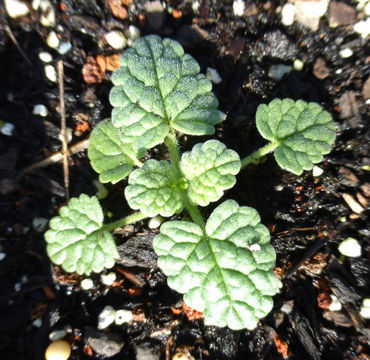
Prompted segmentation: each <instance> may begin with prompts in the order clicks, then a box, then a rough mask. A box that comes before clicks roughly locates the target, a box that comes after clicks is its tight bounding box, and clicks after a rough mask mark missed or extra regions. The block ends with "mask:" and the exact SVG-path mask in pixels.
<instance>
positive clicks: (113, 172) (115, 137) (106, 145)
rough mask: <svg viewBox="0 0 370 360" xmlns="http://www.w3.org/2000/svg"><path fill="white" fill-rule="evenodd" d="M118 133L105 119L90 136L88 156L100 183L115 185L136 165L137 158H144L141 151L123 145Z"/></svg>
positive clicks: (127, 144)
mask: <svg viewBox="0 0 370 360" xmlns="http://www.w3.org/2000/svg"><path fill="white" fill-rule="evenodd" d="M119 132H120V130H119V129H117V128H116V127H114V126H113V124H112V123H111V122H110V121H109V120H107V119H106V120H103V121H101V122H100V123H99V124H98V125H97V126H96V127H95V129H94V130H93V131H92V133H91V135H90V146H89V151H88V156H89V159H90V162H91V166H92V168H93V169H94V170H95V171H96V172H97V173H99V180H100V182H102V183H106V182H109V181H110V182H111V183H113V184H115V183H117V182H118V181H120V180H122V179H124V178H125V177H126V176H127V175H128V174H129V173H130V172H131V171H132V168H133V166H134V164H137V163H138V158H140V157H142V156H144V152H143V151H139V152H138V151H134V149H133V148H132V145H131V144H129V143H124V142H123V141H122V136H121V135H120V133H119Z"/></svg>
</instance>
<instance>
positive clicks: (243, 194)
mask: <svg viewBox="0 0 370 360" xmlns="http://www.w3.org/2000/svg"><path fill="white" fill-rule="evenodd" d="M25 2H26V3H28V4H29V3H30V1H25ZM110 3H111V1H109V2H108V1H99V0H89V1H82V0H63V1H52V4H53V7H54V9H55V12H56V24H55V26H54V27H53V29H54V30H55V31H56V32H57V33H58V34H60V36H61V39H62V41H64V42H70V43H71V44H72V49H71V50H70V51H69V52H68V53H67V54H64V55H60V54H59V53H58V52H57V51H55V50H54V49H51V48H49V47H48V46H47V44H46V37H47V35H48V34H49V32H50V31H51V29H50V28H46V27H43V26H41V25H40V22H39V17H40V12H35V11H34V12H32V13H31V14H29V15H28V16H25V17H21V18H17V19H11V18H9V17H8V16H7V13H6V11H5V8H4V6H3V4H1V5H0V79H1V80H0V120H3V121H5V122H9V123H11V124H13V125H14V127H15V130H14V133H13V135H12V136H6V135H3V134H0V169H1V173H0V193H1V198H0V210H1V217H0V229H1V235H0V252H1V253H2V254H5V258H4V259H2V260H1V261H0V309H1V310H0V354H1V355H0V357H1V359H6V360H20V359H43V358H44V352H45V349H46V347H47V346H48V344H49V343H50V340H49V334H50V333H51V332H52V331H53V330H58V329H63V327H64V326H68V334H67V336H66V338H65V339H66V340H67V341H68V342H70V344H71V345H72V355H71V357H70V358H71V359H102V358H105V357H104V356H103V355H99V354H97V353H96V352H95V351H94V350H93V349H92V348H91V344H92V342H91V341H92V340H91V339H92V338H93V337H94V336H96V337H98V338H99V337H101V340H102V341H103V342H104V341H105V342H108V341H113V342H114V341H116V343H119V342H122V341H123V342H124V346H123V348H122V350H121V351H120V352H119V353H118V354H117V355H115V356H114V357H112V359H136V358H137V359H171V358H172V356H173V355H174V354H175V353H176V352H177V351H179V350H182V351H184V352H185V353H186V354H192V356H193V357H194V358H195V359H281V358H284V357H285V358H286V359H288V358H289V359H302V358H303V359H325V360H326V359H336V360H337V359H369V358H370V346H369V341H370V340H369V339H370V336H369V332H370V330H369V328H368V327H369V322H368V321H366V320H365V319H363V318H362V317H361V316H360V314H359V311H360V307H361V304H362V299H364V298H365V297H369V294H370V291H369V290H370V284H369V278H370V277H369V275H370V274H369V258H370V251H369V250H370V247H369V236H370V230H369V228H368V222H369V210H368V207H367V202H368V200H369V193H370V190H369V186H370V185H369V180H368V178H367V174H368V166H369V165H370V157H369V129H368V113H369V102H368V103H367V104H366V98H367V97H368V96H369V95H368V94H369V90H368V89H367V90H366V85H365V82H366V80H368V78H369V73H370V61H369V59H370V53H369V47H368V42H366V41H365V40H362V39H361V37H360V35H359V34H357V33H355V32H354V30H353V26H352V25H353V24H349V25H346V26H340V27H337V28H330V27H329V24H328V17H327V16H324V17H322V19H321V21H320V26H319V29H318V30H317V31H311V30H309V29H308V28H305V27H304V26H302V25H300V24H299V23H297V22H295V23H294V24H293V25H292V26H289V27H286V26H283V25H282V24H281V17H280V15H279V13H278V10H279V7H280V6H281V5H283V4H284V3H285V2H284V1H264V2H256V3H253V2H252V1H249V2H247V13H248V15H247V16H244V17H239V18H238V17H235V16H234V15H233V11H232V3H233V2H232V1H211V0H204V1H200V7H199V9H198V10H197V11H196V12H195V13H194V11H193V10H192V7H191V1H167V4H168V7H171V8H172V9H176V10H181V11H182V13H181V14H180V16H179V13H178V12H175V13H173V14H172V15H171V14H170V13H169V12H168V11H167V10H164V11H163V14H161V13H158V12H157V13H156V14H148V13H146V12H145V10H144V1H141V0H140V1H135V2H134V4H133V5H131V6H130V7H129V10H128V14H127V17H126V18H125V19H118V18H117V17H115V16H113V15H112V11H111V8H110V6H109V4H110ZM118 3H120V1H118ZM123 3H125V1H123ZM347 3H348V5H349V6H351V7H352V8H353V9H354V8H355V7H356V3H355V2H354V1H348V2H347ZM126 9H127V7H126ZM252 10H253V11H252ZM130 24H135V25H136V26H138V27H139V28H140V30H141V33H142V35H146V34H150V33H156V34H159V35H161V36H163V37H164V36H166V37H171V38H174V39H177V40H178V41H180V42H181V43H182V44H183V46H184V47H185V50H186V51H187V52H189V53H190V54H191V55H193V56H194V57H195V59H196V60H197V61H198V62H199V63H200V65H201V68H202V71H203V72H205V70H206V68H207V67H213V68H216V69H217V71H218V72H219V74H220V76H221V77H222V79H223V81H222V82H221V83H220V84H219V85H214V92H215V94H216V96H217V98H218V99H219V102H220V106H219V108H220V110H222V111H223V112H225V113H226V114H227V120H226V121H225V122H224V123H223V124H222V125H220V126H219V127H218V129H217V133H216V135H215V137H216V138H220V139H222V140H223V141H224V142H225V143H226V144H227V145H228V147H230V148H232V149H235V150H236V151H238V152H239V154H240V156H241V157H244V156H246V155H248V154H249V153H251V152H252V151H253V150H255V149H257V148H258V147H260V146H261V145H263V144H264V140H263V139H261V137H260V136H259V135H258V134H257V130H256V127H255V120H254V116H255V112H256V108H257V106H258V105H259V104H260V103H267V102H269V101H270V100H272V99H273V98H275V97H280V98H284V97H291V98H293V99H303V100H305V101H316V102H319V103H320V104H321V105H322V106H323V107H324V108H325V109H326V110H327V111H329V112H330V113H331V114H332V115H333V118H334V120H335V121H336V124H337V139H336V143H335V145H334V147H333V150H332V152H331V153H330V154H329V155H327V156H326V157H325V161H324V162H323V163H321V164H318V166H319V167H320V168H322V169H323V171H324V172H323V174H322V175H321V176H319V177H313V176H312V172H305V173H304V174H303V175H302V176H295V175H292V174H290V173H287V172H286V171H283V170H281V169H279V167H278V166H277V165H276V163H275V162H274V159H273V157H272V156H269V157H267V159H266V161H265V162H264V163H262V164H259V165H258V166H254V165H253V166H249V167H248V168H247V169H245V170H243V171H242V172H241V173H240V174H239V175H238V179H237V180H238V181H237V185H236V186H235V187H234V188H233V189H232V190H231V191H229V192H228V193H227V194H226V197H227V198H232V199H235V200H237V201H238V202H239V204H240V205H249V206H253V207H255V208H256V209H257V210H258V212H259V213H260V214H261V217H262V222H263V223H264V224H266V225H267V226H268V227H269V229H270V230H271V236H272V245H273V246H274V248H275V249H276V252H277V263H276V273H277V274H278V275H279V276H280V277H281V280H282V283H283V287H282V289H281V291H280V293H279V294H277V295H276V296H275V297H274V308H273V310H272V311H271V313H270V314H269V315H268V316H267V317H266V318H264V319H262V320H261V321H260V323H259V325H258V327H257V328H256V329H255V330H253V331H231V330H229V329H227V328H216V327H205V326H204V324H203V320H202V319H194V320H192V317H191V315H192V314H191V313H190V312H188V313H187V314H188V316H189V317H190V319H189V318H188V316H187V315H186V313H185V312H181V311H180V310H178V309H181V307H182V305H183V304H182V303H181V295H179V294H177V293H176V292H174V291H172V290H171V289H169V288H168V287H167V285H166V278H165V276H164V274H163V273H162V272H161V271H160V270H159V268H158V267H157V266H156V261H155V260H156V256H155V254H154V252H153V250H152V247H151V241H152V239H153V237H154V236H155V234H156V231H152V232H148V230H146V222H145V221H143V222H141V223H138V224H135V225H134V226H127V227H126V228H124V229H117V231H116V232H115V240H116V242H117V245H118V246H119V249H120V253H121V259H120V261H119V263H117V265H116V266H115V267H114V268H113V269H111V270H110V271H113V272H115V273H116V274H117V280H116V281H115V282H114V283H113V285H112V286H106V285H103V284H102V283H101V280H100V274H94V275H92V276H91V277H90V278H91V279H92V280H93V281H94V288H92V289H91V290H82V289H81V287H80V282H81V280H83V277H80V276H77V275H76V274H66V273H63V271H62V270H61V269H59V268H58V267H54V266H53V265H51V264H50V262H49V260H48V257H47V255H46V252H45V242H44V239H43V232H42V231H41V232H40V231H37V230H36V229H35V228H34V226H33V221H34V218H35V217H42V218H46V219H50V218H51V217H53V216H55V215H56V214H57V211H58V209H59V208H60V207H61V206H62V205H64V204H65V203H66V191H65V188H64V184H63V169H62V165H61V163H55V164H53V165H50V166H48V167H42V168H39V169H37V170H34V171H32V172H29V173H27V174H25V175H24V176H20V174H21V171H22V169H24V168H26V167H27V166H29V165H31V164H33V163H36V162H37V161H40V160H42V159H44V158H46V157H48V156H49V155H50V154H52V153H53V152H56V151H58V150H60V149H61V143H60V140H59V139H58V135H59V131H60V115H59V112H58V111H59V92H58V85H57V84H56V83H53V82H51V81H49V80H48V79H47V78H46V77H45V73H44V66H45V64H44V63H42V62H41V61H40V59H39V57H38V54H39V52H40V51H48V52H49V53H51V54H52V56H53V61H52V64H53V65H56V63H57V61H58V60H60V59H62V60H63V63H64V72H65V76H64V86H65V107H66V113H67V126H68V127H69V128H71V129H72V133H73V137H72V142H71V144H75V143H77V142H79V141H81V140H84V139H87V138H88V136H89V132H90V131H91V129H92V128H94V126H95V125H96V124H97V123H98V122H99V121H100V120H102V119H104V118H105V117H108V116H109V115H110V111H111V106H110V104H109V102H108V94H109V90H110V88H111V83H110V80H109V78H110V75H111V72H110V71H107V72H106V74H105V79H104V80H102V82H101V83H96V82H94V81H93V82H88V83H87V82H86V80H87V81H89V79H87V77H85V78H84V77H83V75H82V67H83V65H84V64H86V63H87V62H88V60H87V56H93V57H96V56H97V55H111V54H118V53H120V52H119V51H114V50H112V48H111V47H109V46H108V45H107V44H106V43H105V42H104V37H103V35H104V33H106V32H107V31H108V30H111V29H122V30H124V31H126V30H127V28H128V26H129V25H130ZM346 47H350V48H351V49H352V50H353V55H352V56H350V57H349V58H342V57H341V56H340V55H339V52H340V50H342V49H344V48H346ZM297 58H298V59H301V60H302V61H303V62H304V68H303V70H302V71H291V72H290V73H289V74H286V75H284V77H283V78H282V79H281V80H278V81H275V80H273V79H271V78H270V77H269V75H268V73H269V69H270V66H271V65H273V64H288V65H290V64H292V62H293V61H294V60H295V59H297ZM318 58H322V59H323V60H324V65H323V67H324V68H323V69H321V70H322V72H321V74H325V73H327V76H326V77H325V78H322V76H320V74H319V73H318V72H316V71H315V70H314V67H315V63H316V62H317V59H318ZM95 75H96V74H95ZM95 75H94V76H95ZM97 76H98V77H99V76H103V77H104V74H103V75H102V74H101V73H99V74H97ZM317 76H318V77H317ZM90 80H91V78H90ZM367 83H369V81H367ZM367 86H369V84H367ZM366 91H367V92H366ZM366 94H367V95H366ZM36 104H44V105H46V107H47V108H48V110H49V114H48V116H47V117H45V118H43V117H40V116H38V115H33V113H32V110H33V107H34V105H36ZM83 121H85V122H86V123H84V124H85V125H86V124H88V130H86V131H85V130H83V131H81V130H80V128H79V127H78V125H81V124H83ZM76 127H77V128H76ZM202 140H204V139H201V138H190V139H184V141H183V143H182V148H183V150H187V149H189V148H191V146H192V145H193V144H194V143H196V142H199V141H202ZM71 144H70V145H71ZM164 151H165V149H164V148H161V147H159V148H158V149H157V150H154V151H152V153H151V154H148V156H157V157H158V156H165V153H164ZM70 160H71V161H70V166H69V171H70V185H69V190H70V193H71V196H78V195H79V194H80V193H82V192H83V193H87V194H89V195H93V194H95V192H96V189H95V187H94V185H93V180H94V179H96V178H97V174H96V173H94V171H93V170H92V169H91V167H90V165H89V161H88V159H87V156H86V151H85V152H83V151H82V152H79V153H77V154H75V155H73V156H71V158H70ZM125 185H126V182H125V181H122V182H121V183H119V184H118V186H117V185H116V186H115V187H113V186H107V187H108V188H109V190H110V193H109V196H108V198H107V199H105V200H104V201H103V205H104V207H105V209H106V211H107V215H108V212H109V213H110V214H113V216H112V218H111V220H115V219H118V218H120V217H121V216H123V215H125V214H127V213H128V212H129V208H128V206H127V204H126V202H125V199H124V196H123V192H122V189H123V188H124V186H125ZM343 194H347V195H350V196H352V197H353V199H354V200H355V201H356V202H357V203H360V204H361V206H362V207H363V211H357V213H355V212H353V210H352V209H351V207H350V206H349V203H348V197H347V195H344V196H343ZM345 199H347V200H345ZM216 205H217V204H215V205H213V207H214V206H216ZM211 210H212V209H211V208H207V210H206V211H205V212H210V211H211ZM349 236H351V237H354V238H356V239H358V240H359V242H360V243H361V246H362V256H361V257H359V258H344V257H342V256H341V255H340V253H339V252H338V244H339V243H340V242H341V241H342V240H344V239H345V238H347V237H349ZM330 295H335V296H336V297H337V298H338V299H339V301H340V302H341V303H342V310H340V311H330V310H328V306H329V305H330V302H331V298H330ZM106 305H111V306H113V307H114V308H116V309H120V308H124V309H129V310H132V311H133V314H134V320H135V321H132V322H130V323H129V324H125V325H122V326H116V325H111V326H110V327H109V328H108V329H106V330H105V331H104V332H100V333H97V334H96V328H97V317H98V315H99V313H100V312H101V310H102V309H103V308H104V307H105V306H106ZM37 319H40V320H41V322H40V321H39V320H38V321H36V322H35V320H37ZM117 336H118V340H117Z"/></svg>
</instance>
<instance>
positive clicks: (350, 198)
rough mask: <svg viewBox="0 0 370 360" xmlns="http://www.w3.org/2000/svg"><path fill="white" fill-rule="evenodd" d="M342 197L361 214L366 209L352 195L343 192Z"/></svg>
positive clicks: (355, 211) (353, 209)
mask: <svg viewBox="0 0 370 360" xmlns="http://www.w3.org/2000/svg"><path fill="white" fill-rule="evenodd" d="M342 197H343V199H344V201H345V202H346V203H347V205H348V206H349V207H350V208H351V210H352V211H353V212H354V213H356V214H361V213H362V212H363V211H364V208H363V207H362V206H361V205H360V204H359V203H358V202H357V201H356V200H355V198H354V197H353V196H352V195H350V194H347V193H343V194H342Z"/></svg>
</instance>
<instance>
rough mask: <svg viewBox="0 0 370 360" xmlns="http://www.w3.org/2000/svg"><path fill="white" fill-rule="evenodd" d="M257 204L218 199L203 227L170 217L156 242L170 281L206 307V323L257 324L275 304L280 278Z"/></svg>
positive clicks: (201, 308)
mask: <svg viewBox="0 0 370 360" xmlns="http://www.w3.org/2000/svg"><path fill="white" fill-rule="evenodd" d="M269 240H270V235H269V232H268V230H267V228H266V227H265V226H263V225H262V224H260V217H259V215H258V213H257V211H256V210H254V209H252V208H250V207H245V206H242V207H239V205H238V204H237V203H236V202H235V201H233V200H227V201H225V202H223V203H222V204H221V205H219V206H218V207H217V208H216V209H215V210H214V211H213V212H212V214H211V216H210V217H209V219H208V221H207V224H206V230H205V233H203V231H202V229H201V228H200V227H199V226H198V225H196V224H194V223H191V222H185V221H170V222H166V223H164V224H163V225H162V226H161V233H160V234H159V235H158V236H156V238H155V239H154V242H153V246H154V250H155V252H156V253H157V254H158V255H159V260H158V264H159V266H160V268H161V269H162V270H163V271H164V273H165V274H166V275H167V276H168V285H169V286H170V287H171V288H173V289H175V290H176V291H178V292H180V293H184V294H185V295H184V300H185V302H186V303H187V304H188V305H189V306H191V307H193V308H195V309H196V310H198V311H203V312H204V319H205V323H206V324H207V325H216V326H228V327H229V328H230V329H234V330H238V329H243V328H248V329H254V328H255V327H256V325H257V322H258V319H259V318H261V317H263V316H265V315H267V314H268V313H269V311H270V310H271V308H272V305H273V303H272V299H271V296H272V295H274V294H275V293H276V292H277V290H278V284H279V281H278V279H277V277H276V276H275V274H274V273H273V271H272V269H273V268H274V264H275V256H276V255H275V251H274V249H273V247H272V246H271V245H269Z"/></svg>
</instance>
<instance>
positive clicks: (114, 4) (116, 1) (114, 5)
mask: <svg viewBox="0 0 370 360" xmlns="http://www.w3.org/2000/svg"><path fill="white" fill-rule="evenodd" d="M108 3H109V7H110V9H111V10H112V14H113V15H114V16H115V17H116V18H118V19H122V20H123V19H126V18H127V10H126V9H125V8H124V7H123V3H122V0H109V1H108Z"/></svg>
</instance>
